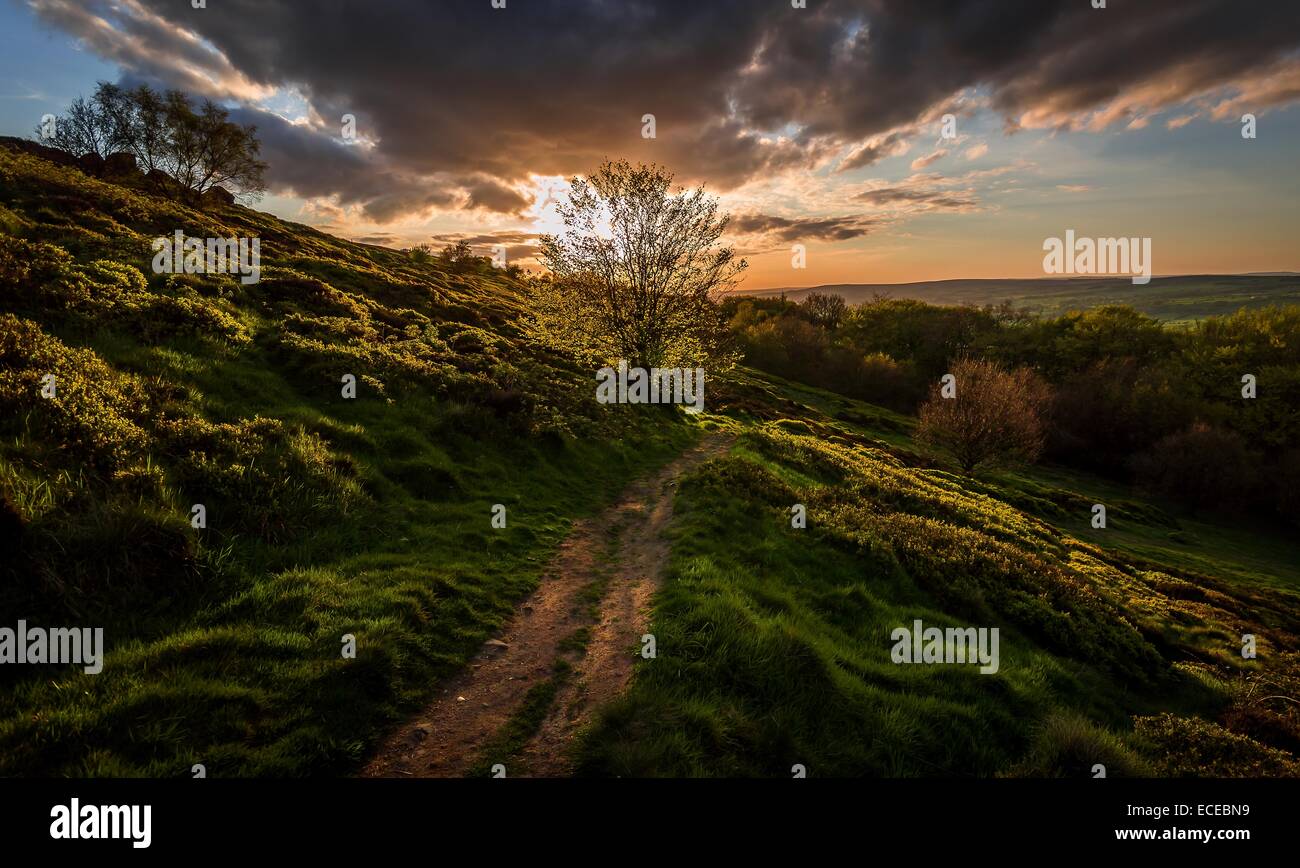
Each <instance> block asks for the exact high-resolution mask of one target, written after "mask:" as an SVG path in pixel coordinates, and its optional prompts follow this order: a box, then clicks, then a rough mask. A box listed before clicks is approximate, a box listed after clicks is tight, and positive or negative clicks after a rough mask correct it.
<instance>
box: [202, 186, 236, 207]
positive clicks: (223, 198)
mask: <svg viewBox="0 0 1300 868" xmlns="http://www.w3.org/2000/svg"><path fill="white" fill-rule="evenodd" d="M202 201H203V204H204V205H233V204H235V194H234V193H231V192H230V191H229V190H227V189H226V188H225V187H209V188H208V189H206V190H204V191H203V196H202Z"/></svg>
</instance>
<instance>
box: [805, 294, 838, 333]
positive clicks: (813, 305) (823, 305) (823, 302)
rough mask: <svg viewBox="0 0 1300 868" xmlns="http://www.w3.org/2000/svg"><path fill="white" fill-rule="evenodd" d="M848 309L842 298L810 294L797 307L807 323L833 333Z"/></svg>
mask: <svg viewBox="0 0 1300 868" xmlns="http://www.w3.org/2000/svg"><path fill="white" fill-rule="evenodd" d="M848 307H849V306H848V303H847V302H846V301H845V300H844V297H843V296H840V295H828V294H826V293H824V292H810V293H808V297H807V298H805V299H804V300H803V303H802V304H800V305H799V310H800V312H801V313H802V314H803V315H804V317H805V318H806V319H807V320H808V321H809V322H811V323H813V324H814V325H819V326H821V327H822V328H826V329H831V330H832V331H833V330H835V329H837V328H839V327H840V323H841V322H843V321H844V315H845V313H847V311H848Z"/></svg>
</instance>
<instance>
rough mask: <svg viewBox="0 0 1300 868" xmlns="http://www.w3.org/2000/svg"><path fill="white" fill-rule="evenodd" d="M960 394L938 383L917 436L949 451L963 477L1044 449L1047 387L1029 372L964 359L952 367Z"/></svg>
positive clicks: (1031, 456) (1024, 458)
mask: <svg viewBox="0 0 1300 868" xmlns="http://www.w3.org/2000/svg"><path fill="white" fill-rule="evenodd" d="M951 373H952V375H953V376H954V377H955V378H956V379H955V384H954V385H955V387H956V394H955V396H953V397H950V398H945V397H943V387H942V386H941V385H936V386H935V387H934V388H933V389H932V390H931V392H930V398H929V400H928V401H926V403H925V404H923V405H922V406H921V410H920V414H919V415H920V419H919V422H918V424H917V431H916V433H917V437H918V439H920V440H921V441H922V442H925V443H929V444H930V445H932V446H936V447H938V448H940V449H943V450H945V451H946V452H948V453H949V454H950V455H951V456H952V457H953V459H954V460H956V462H957V464H958V465H959V466H960V467H961V469H962V472H963V473H967V474H970V473H973V472H974V471H975V470H976V469H977V468H980V467H984V466H987V465H990V464H994V463H998V462H1003V461H1033V460H1034V459H1036V458H1037V457H1038V456H1039V454H1040V453H1041V452H1042V449H1043V440H1044V436H1045V434H1046V424H1045V421H1044V420H1045V418H1046V410H1047V406H1048V402H1049V401H1050V398H1051V396H1050V392H1049V390H1048V386H1047V384H1046V383H1045V382H1044V381H1043V380H1042V379H1041V378H1040V377H1038V375H1037V374H1035V373H1034V372H1033V371H1030V370H1029V369H1028V368H1017V369H1016V370H1011V371H1009V370H1007V369H1006V368H1003V367H1002V366H1001V365H999V364H997V363H996V362H990V361H985V360H982V359H962V360H960V361H958V362H956V363H955V364H954V365H953V366H952V371H951Z"/></svg>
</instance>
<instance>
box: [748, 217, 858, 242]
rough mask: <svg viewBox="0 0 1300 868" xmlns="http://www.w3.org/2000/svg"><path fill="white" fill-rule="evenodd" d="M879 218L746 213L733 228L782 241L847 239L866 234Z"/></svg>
mask: <svg viewBox="0 0 1300 868" xmlns="http://www.w3.org/2000/svg"><path fill="white" fill-rule="evenodd" d="M878 222H879V221H877V220H874V219H871V218H868V217H856V216H850V217H820V218H818V217H806V218H789V217H776V216H772V215H768V214H742V215H740V216H738V217H734V218H732V221H731V225H730V229H731V231H732V232H734V233H736V234H740V235H764V236H769V237H774V238H776V239H778V240H781V241H847V240H849V239H850V238H858V237H860V236H862V235H866V234H867V233H868V232H870V231H871V229H872V228H873V227H874V226H875V225H876V224H877V223H878Z"/></svg>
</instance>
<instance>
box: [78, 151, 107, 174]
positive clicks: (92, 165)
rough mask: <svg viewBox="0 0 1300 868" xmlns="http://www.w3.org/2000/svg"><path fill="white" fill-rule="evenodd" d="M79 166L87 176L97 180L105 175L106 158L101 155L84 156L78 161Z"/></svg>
mask: <svg viewBox="0 0 1300 868" xmlns="http://www.w3.org/2000/svg"><path fill="white" fill-rule="evenodd" d="M77 166H78V167H79V168H80V169H81V171H83V172H85V173H86V174H87V175H94V176H95V177H96V178H98V177H99V176H100V175H102V174H104V158H103V157H101V156H100V155H99V154H82V155H81V157H80V158H79V159H78V160H77Z"/></svg>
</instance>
